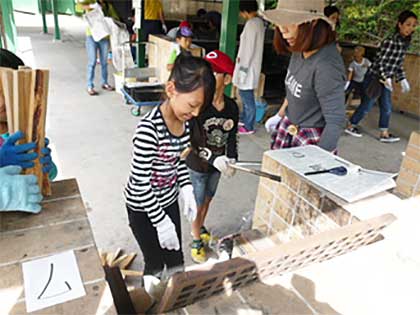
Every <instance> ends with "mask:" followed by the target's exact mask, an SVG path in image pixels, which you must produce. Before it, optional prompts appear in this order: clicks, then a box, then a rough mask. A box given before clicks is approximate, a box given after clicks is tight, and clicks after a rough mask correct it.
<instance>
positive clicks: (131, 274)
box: [121, 269, 143, 277]
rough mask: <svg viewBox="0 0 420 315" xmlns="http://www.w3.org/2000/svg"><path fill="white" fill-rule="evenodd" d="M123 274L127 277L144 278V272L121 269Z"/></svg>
mask: <svg viewBox="0 0 420 315" xmlns="http://www.w3.org/2000/svg"><path fill="white" fill-rule="evenodd" d="M121 274H122V275H124V276H126V277H143V271H138V270H129V269H121Z"/></svg>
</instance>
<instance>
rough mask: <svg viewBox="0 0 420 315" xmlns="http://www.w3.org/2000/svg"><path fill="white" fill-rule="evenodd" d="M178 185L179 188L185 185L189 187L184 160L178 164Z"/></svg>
mask: <svg viewBox="0 0 420 315" xmlns="http://www.w3.org/2000/svg"><path fill="white" fill-rule="evenodd" d="M177 171H178V184H179V187H181V188H182V187H184V186H186V185H191V181H190V175H189V173H188V168H187V164H186V163H185V160H184V159H181V160H180V161H179V164H178V168H177Z"/></svg>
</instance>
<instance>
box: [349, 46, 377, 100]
mask: <svg viewBox="0 0 420 315" xmlns="http://www.w3.org/2000/svg"><path fill="white" fill-rule="evenodd" d="M364 55H365V48H364V47H362V46H356V47H355V48H354V53H353V57H354V60H353V61H352V62H351V63H350V65H349V68H348V71H349V73H348V77H347V82H346V85H345V90H346V99H347V97H348V95H349V94H350V92H352V91H353V90H354V91H355V92H356V94H357V95H358V96H362V94H363V80H364V79H365V74H366V72H367V71H368V69H369V67H370V65H371V64H372V63H371V62H370V61H369V59H367V58H364Z"/></svg>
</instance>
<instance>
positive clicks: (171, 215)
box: [125, 55, 215, 277]
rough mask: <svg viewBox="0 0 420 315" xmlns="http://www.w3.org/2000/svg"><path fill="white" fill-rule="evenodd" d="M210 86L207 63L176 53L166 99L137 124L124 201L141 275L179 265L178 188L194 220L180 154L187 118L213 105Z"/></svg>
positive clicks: (186, 142)
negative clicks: (138, 252) (141, 264)
mask: <svg viewBox="0 0 420 315" xmlns="http://www.w3.org/2000/svg"><path fill="white" fill-rule="evenodd" d="M214 89H215V79H214V76H213V70H212V68H211V66H210V65H209V64H208V63H207V61H205V60H203V59H201V58H196V57H191V56H184V55H180V56H179V57H178V58H177V59H176V61H175V64H174V68H173V70H172V72H171V75H170V77H169V80H168V82H167V84H166V89H165V92H166V96H167V99H166V100H165V101H164V102H163V103H162V104H161V105H160V106H158V107H155V108H154V109H153V110H152V111H151V112H149V113H148V114H147V115H146V116H145V117H144V118H143V119H142V120H141V121H140V123H139V124H138V126H137V129H136V133H135V135H134V138H133V158H132V161H131V171H130V176H129V178H128V182H127V184H126V187H125V200H126V206H127V210H128V219H129V223H130V227H131V229H132V231H133V234H134V236H135V238H136V239H137V242H138V243H139V245H140V248H141V251H142V253H143V256H144V262H145V266H144V275H154V276H157V277H160V276H161V272H162V271H163V270H164V267H165V266H166V268H167V269H168V270H169V269H172V271H173V270H174V269H173V268H176V267H181V268H182V266H183V263H184V257H183V254H182V247H181V244H182V241H181V222H180V215H179V207H178V201H177V199H178V192H179V191H180V193H181V195H182V197H183V199H184V209H183V210H184V215H185V216H186V217H187V218H188V220H189V221H193V220H194V219H195V217H196V214H197V206H196V203H195V199H194V195H193V187H192V185H191V182H190V179H189V175H188V169H187V167H186V164H185V161H184V160H182V159H181V156H180V155H181V152H182V151H184V150H185V149H186V148H187V147H188V145H189V143H190V135H189V134H190V130H189V124H188V120H190V119H192V118H194V117H197V116H198V114H199V113H200V111H201V110H202V109H203V108H204V107H206V106H208V105H211V103H212V100H213V95H214ZM175 270H176V269H175Z"/></svg>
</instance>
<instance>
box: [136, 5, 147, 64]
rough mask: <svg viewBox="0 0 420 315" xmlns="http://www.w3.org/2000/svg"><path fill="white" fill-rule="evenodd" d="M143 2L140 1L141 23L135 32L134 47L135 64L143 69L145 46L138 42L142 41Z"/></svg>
mask: <svg viewBox="0 0 420 315" xmlns="http://www.w3.org/2000/svg"><path fill="white" fill-rule="evenodd" d="M144 2H145V1H144V0H142V1H141V13H140V14H141V17H140V18H141V23H140V29H138V30H137V45H136V52H137V53H136V64H137V67H139V68H143V67H145V59H146V46H145V45H143V44H140V42H141V41H142V39H143V36H142V30H141V28H142V26H143V23H144V9H145V3H144ZM147 40H148V39H147V38H146V39H145V41H147Z"/></svg>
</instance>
